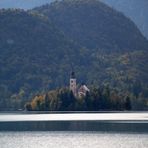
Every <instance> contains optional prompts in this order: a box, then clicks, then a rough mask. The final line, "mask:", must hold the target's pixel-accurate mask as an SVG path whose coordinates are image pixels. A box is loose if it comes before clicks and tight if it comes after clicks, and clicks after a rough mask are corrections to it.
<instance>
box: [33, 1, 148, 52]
mask: <svg viewBox="0 0 148 148" xmlns="http://www.w3.org/2000/svg"><path fill="white" fill-rule="evenodd" d="M34 11H35V12H36V11H37V12H39V13H42V14H44V15H45V16H48V18H49V19H50V21H51V22H53V23H54V24H55V25H56V26H57V27H58V28H59V29H60V30H62V31H63V32H64V33H65V35H66V36H67V37H68V38H70V39H72V40H74V41H75V42H77V43H79V44H80V45H81V46H84V47H86V48H90V49H99V48H101V49H104V50H112V51H113V50H114V51H116V50H120V51H124V50H128V51H129V50H141V49H147V47H148V42H147V40H146V39H145V38H144V37H143V35H142V34H141V32H140V31H139V30H138V28H137V27H136V25H135V24H134V23H133V22H132V21H131V20H130V19H128V18H126V17H125V16H124V15H123V14H122V13H119V12H117V11H115V10H114V9H112V8H110V7H108V6H107V5H105V4H103V3H101V2H99V1H98V0H70V1H69V0H63V1H60V2H59V1H56V2H53V3H51V4H50V5H48V4H47V5H44V6H41V7H38V8H35V9H34Z"/></svg>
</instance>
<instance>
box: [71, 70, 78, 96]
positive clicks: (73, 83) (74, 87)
mask: <svg viewBox="0 0 148 148" xmlns="http://www.w3.org/2000/svg"><path fill="white" fill-rule="evenodd" d="M70 90H71V91H72V92H73V94H74V96H77V82H76V77H75V72H72V73H71V76H70Z"/></svg>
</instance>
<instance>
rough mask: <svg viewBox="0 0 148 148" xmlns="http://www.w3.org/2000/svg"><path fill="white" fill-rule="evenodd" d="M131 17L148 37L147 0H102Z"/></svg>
mask: <svg viewBox="0 0 148 148" xmlns="http://www.w3.org/2000/svg"><path fill="white" fill-rule="evenodd" d="M101 1H102V2H105V3H106V4H108V5H109V6H112V7H113V8H115V9H116V10H118V11H121V12H123V13H124V14H125V15H126V16H128V17H129V18H131V19H132V20H133V21H134V22H135V24H136V25H137V26H138V28H139V29H140V30H141V32H142V33H143V34H144V35H145V36H146V37H147V38H148V29H147V26H148V17H147V14H148V1H147V0H101Z"/></svg>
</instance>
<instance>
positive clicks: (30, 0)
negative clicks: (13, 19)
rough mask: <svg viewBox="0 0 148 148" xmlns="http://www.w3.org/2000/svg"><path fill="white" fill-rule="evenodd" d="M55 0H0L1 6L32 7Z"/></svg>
mask: <svg viewBox="0 0 148 148" xmlns="http://www.w3.org/2000/svg"><path fill="white" fill-rule="evenodd" d="M52 1H54V0H0V8H21V9H25V10H26V9H31V8H33V7H36V6H40V5H43V4H46V3H50V2H52Z"/></svg>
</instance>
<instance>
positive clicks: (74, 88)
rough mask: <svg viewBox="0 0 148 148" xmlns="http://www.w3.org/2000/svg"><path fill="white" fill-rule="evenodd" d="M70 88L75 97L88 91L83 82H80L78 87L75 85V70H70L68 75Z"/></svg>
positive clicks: (84, 94)
mask: <svg viewBox="0 0 148 148" xmlns="http://www.w3.org/2000/svg"><path fill="white" fill-rule="evenodd" d="M70 90H71V91H72V92H73V94H74V96H75V97H83V96H86V93H87V92H89V91H90V90H89V89H88V87H87V86H86V85H85V84H81V86H80V88H78V87H77V80H76V76H75V72H72V73H71V76H70Z"/></svg>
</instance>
